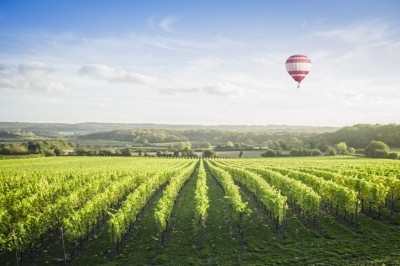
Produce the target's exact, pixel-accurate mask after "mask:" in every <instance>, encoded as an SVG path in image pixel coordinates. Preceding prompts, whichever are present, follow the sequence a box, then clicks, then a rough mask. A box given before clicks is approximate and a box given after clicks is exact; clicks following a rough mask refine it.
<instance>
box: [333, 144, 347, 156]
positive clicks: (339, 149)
mask: <svg viewBox="0 0 400 266" xmlns="http://www.w3.org/2000/svg"><path fill="white" fill-rule="evenodd" d="M335 149H336V153H337V154H341V155H345V154H347V144H346V142H339V143H336V144H335Z"/></svg>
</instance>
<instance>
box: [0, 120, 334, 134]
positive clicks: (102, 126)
mask: <svg viewBox="0 0 400 266" xmlns="http://www.w3.org/2000/svg"><path fill="white" fill-rule="evenodd" d="M123 129H164V130H199V129H200V130H223V131H247V132H259V131H267V132H299V133H325V132H333V131H336V130H338V129H340V128H338V127H314V126H290V125H265V126H259V125H213V126H205V125H170V124H151V123H144V124H143V123H142V124H123V123H94V122H89V123H77V124H65V123H24V122H0V130H8V131H9V130H18V131H31V132H34V133H38V134H39V135H43V134H45V133H48V134H49V135H56V134H61V135H63V134H64V135H71V134H76V135H81V134H89V133H95V132H104V131H113V130H123Z"/></svg>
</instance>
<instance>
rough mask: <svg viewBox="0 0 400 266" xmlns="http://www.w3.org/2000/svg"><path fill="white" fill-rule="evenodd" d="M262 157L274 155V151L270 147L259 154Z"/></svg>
mask: <svg viewBox="0 0 400 266" xmlns="http://www.w3.org/2000/svg"><path fill="white" fill-rule="evenodd" d="M261 156H262V157H276V151H274V150H272V149H266V150H265V152H264V153H262V154H261Z"/></svg>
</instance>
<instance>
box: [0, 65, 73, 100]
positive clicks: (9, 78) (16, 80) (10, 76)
mask: <svg viewBox="0 0 400 266" xmlns="http://www.w3.org/2000/svg"><path fill="white" fill-rule="evenodd" d="M2 69H3V70H4V71H1V72H0V88H3V89H15V90H29V91H41V92H47V93H55V92H66V91H67V89H66V88H65V87H64V85H62V84H61V83H59V82H56V81H52V80H49V79H48V77H47V76H48V74H49V73H51V72H53V71H54V69H53V68H51V67H49V66H47V65H46V64H44V63H40V62H30V63H28V64H20V65H19V66H18V68H16V69H12V68H8V67H6V66H4V67H3V68H2Z"/></svg>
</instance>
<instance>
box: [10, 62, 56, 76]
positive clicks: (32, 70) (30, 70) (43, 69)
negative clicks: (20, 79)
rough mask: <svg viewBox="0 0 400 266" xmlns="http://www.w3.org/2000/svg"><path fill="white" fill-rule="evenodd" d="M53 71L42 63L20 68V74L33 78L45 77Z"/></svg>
mask: <svg viewBox="0 0 400 266" xmlns="http://www.w3.org/2000/svg"><path fill="white" fill-rule="evenodd" d="M53 70H54V69H53V68H51V67H49V66H47V65H46V64H43V63H41V62H30V63H28V64H20V65H19V66H18V72H19V73H20V74H22V75H27V76H32V77H40V76H44V75H46V74H48V73H50V72H52V71H53Z"/></svg>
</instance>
